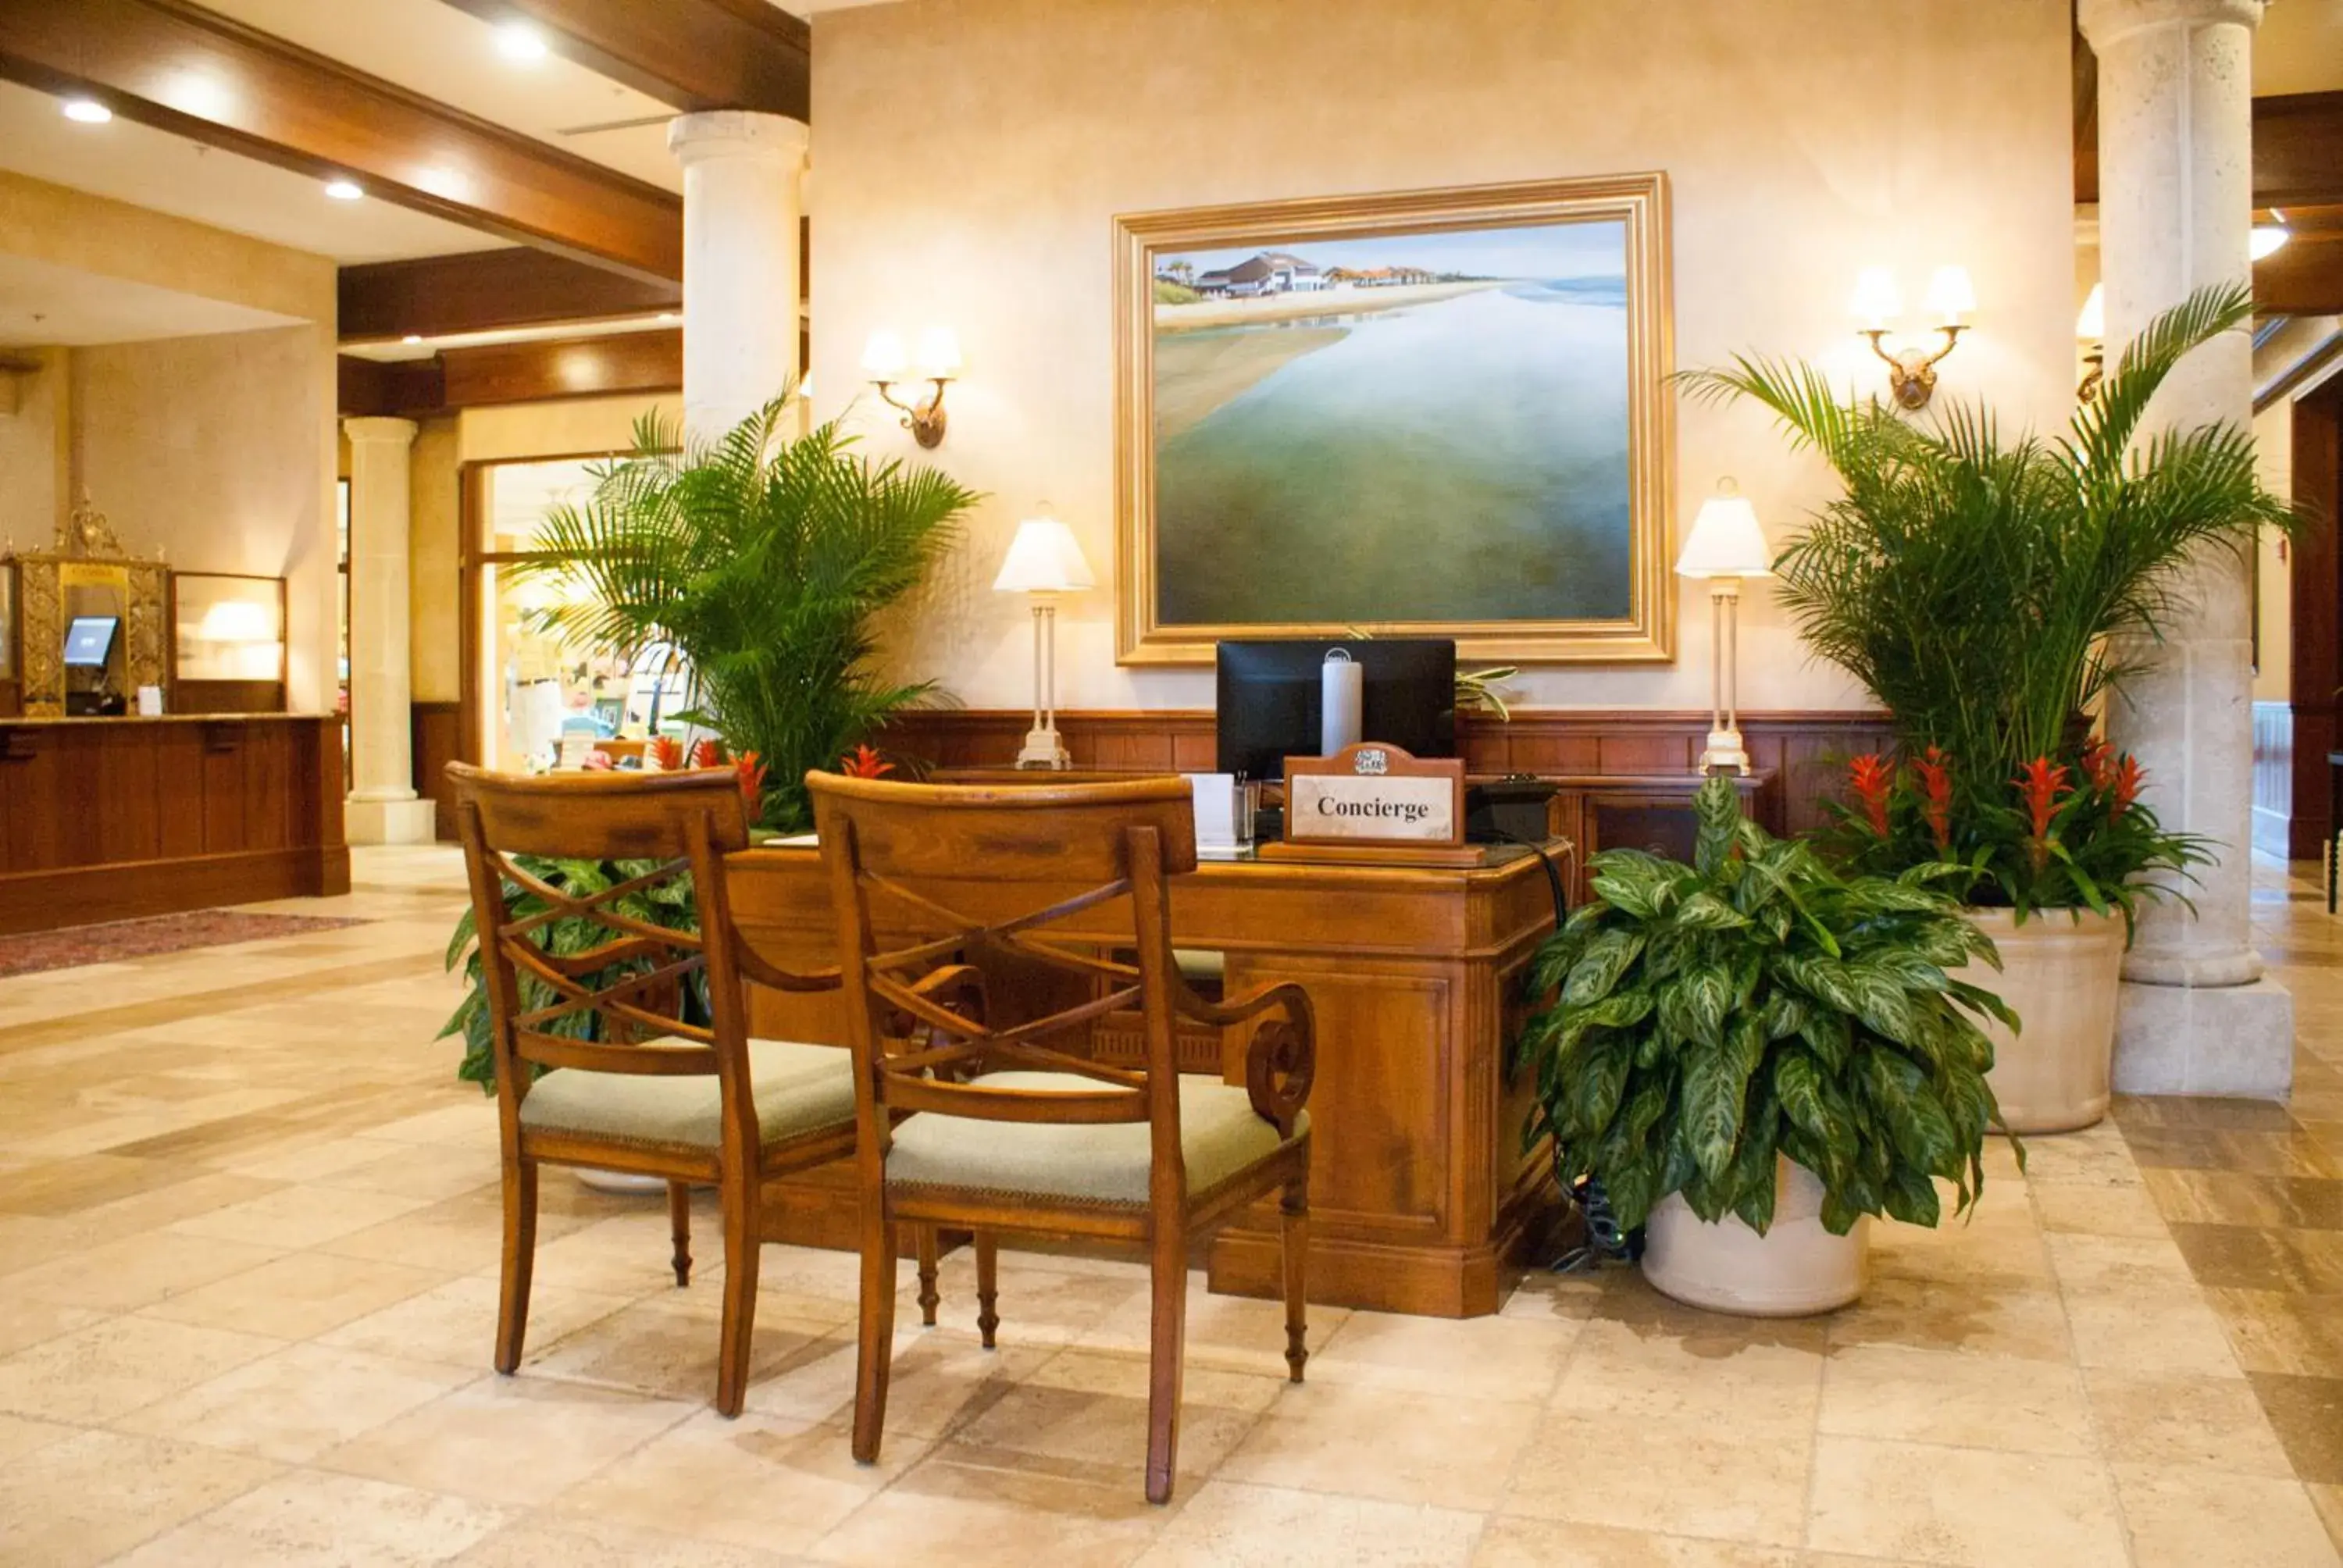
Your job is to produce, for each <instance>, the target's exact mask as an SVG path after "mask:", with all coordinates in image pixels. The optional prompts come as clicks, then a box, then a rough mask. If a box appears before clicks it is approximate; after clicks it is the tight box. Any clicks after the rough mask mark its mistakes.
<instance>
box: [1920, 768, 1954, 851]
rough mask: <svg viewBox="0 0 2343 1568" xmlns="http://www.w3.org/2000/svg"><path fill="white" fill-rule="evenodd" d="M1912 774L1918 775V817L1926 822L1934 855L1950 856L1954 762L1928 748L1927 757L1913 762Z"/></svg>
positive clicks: (1951, 847) (1951, 846) (1951, 848)
mask: <svg viewBox="0 0 2343 1568" xmlns="http://www.w3.org/2000/svg"><path fill="white" fill-rule="evenodd" d="M1912 771H1913V772H1915V773H1917V774H1918V775H1919V776H1920V814H1921V815H1922V816H1924V817H1926V819H1928V833H1929V836H1930V837H1931V838H1933V839H1936V853H1938V854H1939V855H1949V854H1951V853H1952V852H1953V759H1951V758H1949V757H1947V756H1946V755H1945V754H1944V752H1943V751H1941V750H1939V749H1937V748H1936V747H1934V746H1931V747H1929V748H1928V754H1927V755H1926V757H1922V758H1919V759H1916V760H1915V761H1914V762H1913V764H1912Z"/></svg>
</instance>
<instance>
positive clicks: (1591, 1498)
mask: <svg viewBox="0 0 2343 1568" xmlns="http://www.w3.org/2000/svg"><path fill="white" fill-rule="evenodd" d="M1810 1464H1811V1453H1810V1447H1809V1442H1808V1439H1807V1437H1806V1435H1805V1433H1803V1432H1801V1433H1799V1434H1797V1435H1796V1436H1795V1437H1789V1436H1785V1435H1782V1434H1779V1433H1761V1434H1760V1435H1758V1436H1756V1437H1755V1438H1752V1437H1750V1436H1748V1435H1746V1434H1744V1433H1742V1432H1738V1431H1736V1430H1735V1428H1734V1426H1732V1425H1731V1424H1730V1423H1724V1422H1717V1421H1715V1420H1714V1419H1712V1418H1709V1417H1705V1416H1641V1417H1637V1418H1635V1419H1634V1420H1632V1421H1626V1420H1622V1419H1621V1418H1619V1417H1618V1416H1615V1415H1596V1414H1586V1413H1581V1412H1570V1411H1559V1410H1557V1411H1554V1412H1551V1413H1549V1414H1548V1415H1547V1417H1546V1418H1545V1420H1544V1422H1541V1423H1540V1425H1539V1428H1538V1431H1537V1433H1536V1435H1535V1436H1534V1437H1533V1438H1532V1439H1531V1442H1530V1446H1529V1447H1528V1449H1527V1450H1525V1451H1524V1452H1523V1455H1522V1458H1521V1462H1520V1463H1519V1464H1518V1465H1516V1466H1515V1468H1514V1471H1513V1481H1512V1483H1511V1485H1510V1486H1509V1487H1508V1489H1507V1491H1506V1493H1505V1499H1504V1503H1503V1512H1504V1513H1513V1514H1521V1515H1524V1516H1527V1517H1530V1518H1536V1519H1557V1520H1570V1521H1574V1522H1576V1523H1585V1524H1603V1525H1611V1526H1614V1527H1616V1528H1621V1529H1628V1530H1635V1529H1642V1528H1644V1527H1645V1526H1648V1525H1649V1524H1651V1523H1653V1522H1654V1521H1655V1520H1663V1519H1664V1520H1665V1521H1667V1523H1668V1526H1669V1528H1670V1530H1671V1531H1673V1532H1674V1533H1677V1534H1682V1535H1697V1536H1703V1537H1706V1538H1709V1539H1713V1540H1720V1541H1738V1542H1744V1543H1750V1544H1754V1545H1764V1546H1795V1545H1797V1544H1798V1543H1799V1540H1800V1537H1801V1534H1802V1533H1803V1531H1804V1527H1805V1497H1806V1479H1807V1472H1808V1470H1809V1468H1810Z"/></svg>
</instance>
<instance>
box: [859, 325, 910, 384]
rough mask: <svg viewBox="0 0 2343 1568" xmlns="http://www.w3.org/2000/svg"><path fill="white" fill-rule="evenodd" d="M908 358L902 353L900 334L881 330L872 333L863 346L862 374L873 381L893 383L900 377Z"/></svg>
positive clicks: (908, 360)
mask: <svg viewBox="0 0 2343 1568" xmlns="http://www.w3.org/2000/svg"><path fill="white" fill-rule="evenodd" d="M909 363H910V355H909V354H907V353H905V352H904V349H903V337H902V334H901V333H899V332H888V331H885V330H883V329H882V330H880V331H878V332H874V333H872V334H871V335H870V342H869V343H868V344H866V345H864V346H863V349H862V369H863V373H864V374H865V375H867V376H869V377H870V378H871V379H872V380H874V381H893V380H896V379H898V378H900V377H901V376H902V374H903V367H904V366H905V365H907V364H909Z"/></svg>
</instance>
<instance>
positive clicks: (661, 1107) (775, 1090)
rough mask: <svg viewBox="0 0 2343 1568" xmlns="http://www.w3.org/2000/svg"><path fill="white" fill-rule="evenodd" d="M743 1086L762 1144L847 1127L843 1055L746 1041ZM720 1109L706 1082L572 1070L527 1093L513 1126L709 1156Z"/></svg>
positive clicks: (717, 1139) (848, 1070) (849, 1075)
mask: <svg viewBox="0 0 2343 1568" xmlns="http://www.w3.org/2000/svg"><path fill="white" fill-rule="evenodd" d="M678 1043H680V1042H678ZM749 1092H750V1094H751V1096H752V1097H753V1098H754V1099H755V1101H756V1102H757V1125H758V1129H759V1132H760V1133H761V1134H762V1135H763V1139H764V1141H765V1142H766V1143H768V1144H773V1143H779V1142H781V1141H784V1140H786V1139H790V1138H797V1137H800V1136H802V1135H804V1134H806V1133H809V1132H819V1131H823V1130H824V1129H826V1128H831V1127H836V1126H839V1125H840V1124H841V1123H844V1122H849V1121H853V1120H854V1053H853V1052H852V1051H850V1050H839V1049H838V1048H836V1047H834V1046H827V1045H799V1044H796V1043H795V1042H793V1041H789V1040H750V1041H749ZM721 1103H722V1101H721V1091H720V1090H719V1086H718V1083H717V1081H716V1079H715V1077H714V1076H713V1075H712V1074H711V1075H707V1076H699V1077H691V1078H651V1077H636V1076H634V1075H632V1074H629V1073H623V1072H589V1071H586V1070H581V1069H578V1068H574V1067H573V1068H564V1069H562V1070H560V1071H558V1072H548V1073H547V1074H546V1075H545V1076H544V1077H542V1078H540V1079H538V1081H536V1082H535V1083H534V1084H532V1085H530V1086H529V1091H528V1098H527V1099H525V1100H523V1101H521V1102H520V1121H521V1125H522V1126H523V1127H526V1128H528V1129H529V1130H530V1131H534V1132H574V1133H578V1134H579V1135H580V1136H583V1137H589V1138H601V1139H608V1140H613V1141H618V1142H623V1143H641V1144H649V1145H656V1146H658V1147H660V1148H675V1147H678V1146H681V1147H684V1148H689V1149H714V1148H716V1147H718V1146H719V1144H720V1143H721V1142H722V1141H723V1136H722V1132H721V1131H720V1128H721V1125H722V1122H721V1112H720V1107H721Z"/></svg>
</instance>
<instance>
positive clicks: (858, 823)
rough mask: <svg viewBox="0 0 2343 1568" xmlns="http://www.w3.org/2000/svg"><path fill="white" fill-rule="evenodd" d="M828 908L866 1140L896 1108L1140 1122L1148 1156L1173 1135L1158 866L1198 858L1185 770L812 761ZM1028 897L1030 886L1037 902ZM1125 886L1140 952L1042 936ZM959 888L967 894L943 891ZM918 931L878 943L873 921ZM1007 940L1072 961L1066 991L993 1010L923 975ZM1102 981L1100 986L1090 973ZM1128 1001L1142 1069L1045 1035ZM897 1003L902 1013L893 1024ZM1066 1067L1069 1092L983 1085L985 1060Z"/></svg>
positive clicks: (881, 1140) (1134, 944)
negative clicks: (1078, 775) (990, 774)
mask: <svg viewBox="0 0 2343 1568" xmlns="http://www.w3.org/2000/svg"><path fill="white" fill-rule="evenodd" d="M806 784H807V788H808V789H809V790H810V791H811V792H812V796H813V808H814V822H815V826H816V829H817V830H818V831H819V833H820V838H821V848H822V858H823V859H824V861H825V862H826V863H827V865H828V868H829V873H830V893H831V900H832V902H833V904H834V905H835V908H836V910H837V914H838V920H839V967H840V975H841V979H842V981H843V984H844V986H845V989H846V991H847V1000H846V1012H847V1020H848V1028H849V1031H850V1035H851V1038H852V1041H853V1044H854V1048H855V1050H856V1052H857V1057H858V1060H857V1067H858V1071H857V1074H856V1102H857V1106H858V1109H859V1110H860V1111H861V1112H862V1118H863V1120H862V1125H861V1129H860V1131H861V1136H862V1139H863V1145H864V1148H865V1150H866V1151H870V1150H872V1149H876V1150H878V1151H881V1152H883V1151H884V1149H885V1147H886V1137H887V1127H888V1123H889V1121H890V1112H895V1111H924V1112H940V1113H942V1114H945V1115H950V1116H972V1117H982V1118H986V1119H990V1120H993V1121H1038V1122H1060V1123H1063V1122H1105V1121H1151V1122H1152V1123H1153V1124H1154V1138H1153V1141H1154V1144H1155V1147H1156V1148H1157V1150H1158V1151H1159V1157H1161V1155H1162V1154H1163V1153H1164V1152H1166V1151H1167V1136H1168V1152H1169V1154H1170V1157H1171V1158H1172V1161H1174V1162H1175V1165H1176V1161H1177V1160H1178V1152H1179V1147H1180V1144H1179V1113H1180V1110H1179V1103H1180V1097H1179V1063H1178V1056H1177V1048H1176V1044H1175V1041H1174V1036H1173V1028H1172V1007H1173V1003H1172V996H1173V990H1174V988H1175V987H1177V986H1178V985H1179V983H1180V980H1179V974H1178V970H1177V969H1176V968H1175V967H1174V965H1173V963H1172V930H1171V904H1170V897H1169V879H1170V878H1172V877H1175V876H1179V875H1181V874H1182V873H1185V872H1188V871H1192V870H1194V869H1196V827H1195V815H1194V813H1195V806H1194V798H1193V795H1192V791H1191V789H1190V788H1189V785H1188V783H1187V781H1186V780H1185V779H1138V780H1134V781H1132V782H1130V783H1113V784H1084V785H1067V786H1051V785H1032V786H1010V787H1006V788H1001V789H990V788H982V787H970V786H961V785H925V784H897V783H890V782H886V781H884V780H878V779H846V778H840V777H839V776H837V775H834V774H829V773H811V774H809V775H808V776H807V778H806ZM1035 900H1042V901H1041V902H1040V903H1039V904H1038V905H1037V904H1036V903H1035ZM1117 900H1122V901H1126V902H1127V904H1128V907H1129V909H1130V911H1131V923H1130V927H1129V930H1130V940H1129V942H1128V943H1127V944H1126V943H1124V942H1123V941H1122V940H1121V930H1117V932H1116V935H1115V940H1114V942H1113V944H1112V945H1113V946H1115V947H1123V946H1126V945H1127V946H1128V947H1129V948H1130V949H1131V950H1133V951H1134V952H1135V954H1136V962H1135V963H1123V962H1121V961H1120V960H1116V959H1114V958H1111V957H1110V956H1108V955H1107V954H1106V953H1105V952H1102V951H1098V950H1095V949H1096V948H1097V947H1098V946H1099V945H1100V944H1099V940H1098V937H1097V935H1096V934H1095V933H1094V932H1093V933H1087V934H1086V935H1085V937H1084V939H1083V940H1082V943H1081V945H1080V946H1079V947H1070V946H1068V945H1066V944H1065V943H1064V942H1063V941H1062V940H1052V939H1051V937H1049V936H1048V935H1046V934H1045V933H1044V928H1046V927H1048V926H1050V925H1051V924H1052V923H1053V922H1055V921H1059V920H1064V919H1066V918H1067V917H1069V916H1072V915H1075V914H1079V913H1081V912H1082V911H1084V910H1092V909H1096V908H1099V907H1100V906H1101V905H1110V904H1112V903H1114V902H1115V901H1117ZM955 902H957V903H959V904H960V905H964V906H966V908H955V907H953V906H954V903H955ZM882 929H884V930H892V931H903V930H910V931H911V932H915V933H917V934H916V935H915V936H913V937H911V938H910V940H906V941H904V942H903V943H902V944H901V945H900V946H896V947H892V948H882V947H881V946H880V942H879V940H878V936H877V934H876V933H877V932H878V931H880V930H882ZM987 950H992V951H996V952H1004V953H1010V954H1014V955H1016V956H1017V957H1019V958H1021V959H1023V960H1031V961H1035V962H1038V963H1041V964H1042V965H1045V966H1047V967H1048V968H1051V969H1055V970H1061V971H1066V972H1070V973H1072V974H1076V975H1079V976H1081V977H1084V978H1086V979H1088V980H1091V981H1092V982H1093V985H1092V990H1093V991H1094V994H1093V995H1092V996H1091V998H1090V999H1089V1000H1085V1001H1082V1002H1081V1003H1078V1004H1077V1005H1075V1006H1072V1007H1069V1008H1065V1009H1062V1010H1059V1011H1056V1012H1053V1013H1050V1014H1048V1015H1047V1016H1045V1017H1041V1018H1038V1019H1031V1020H1025V1021H1023V1022H1020V1023H1016V1024H1011V1025H1007V1026H1005V1027H992V1026H991V1025H990V1023H989V1022H988V1020H984V1019H982V1018H980V1017H977V1016H974V1015H973V1014H972V1013H971V1011H970V1010H968V1009H966V1008H964V1007H954V1006H952V1005H951V1004H950V1002H948V1001H946V1000H942V996H941V993H940V992H938V991H936V990H930V989H928V988H926V987H923V986H922V985H921V983H920V981H921V980H922V979H923V978H926V977H928V976H930V975H932V974H933V973H934V971H935V968H936V966H937V965H938V964H939V963H940V962H943V961H945V960H950V958H951V957H952V956H953V955H955V954H965V955H967V956H968V957H969V958H970V959H971V960H974V959H977V958H980V956H981V955H982V954H983V953H984V952H986V951H987ZM1101 980H1103V981H1104V982H1105V983H1104V984H1103V985H1102V986H1101V985H1097V984H1096V983H1095V982H1097V981H1101ZM1134 1009H1135V1010H1138V1011H1140V1012H1141V1015H1142V1017H1143V1020H1144V1026H1145V1030H1146V1037H1147V1057H1146V1061H1147V1065H1146V1066H1145V1068H1143V1069H1131V1068H1127V1067H1114V1066H1108V1065H1106V1064H1103V1063H1101V1062H1097V1061H1093V1060H1089V1059H1088V1058H1087V1057H1084V1056H1081V1055H1078V1054H1075V1053H1073V1052H1071V1051H1067V1050H1060V1049H1056V1048H1054V1047H1052V1046H1051V1045H1050V1044H1047V1043H1045V1042H1046V1041H1048V1040H1050V1039H1051V1037H1053V1036H1061V1035H1064V1034H1066V1033H1069V1032H1071V1031H1072V1030H1078V1029H1081V1027H1083V1026H1084V1025H1086V1024H1089V1023H1090V1022H1091V1021H1092V1020H1096V1019H1099V1018H1101V1017H1103V1016H1105V1015H1106V1014H1108V1013H1110V1012H1116V1011H1126V1010H1134ZM896 1020H909V1022H910V1025H911V1028H910V1030H908V1031H904V1032H900V1033H899V1032H898V1031H897V1030H896V1029H895V1028H894V1027H893V1025H894V1023H895V1021H896ZM1002 1070H1042V1071H1050V1072H1061V1073H1068V1074H1072V1075H1076V1076H1078V1077H1080V1078H1082V1079H1086V1080H1089V1081H1090V1083H1089V1085H1088V1086H1087V1087H1084V1088H1081V1089H1078V1090H1067V1091H1035V1090H1024V1089H1017V1088H1000V1087H993V1088H988V1087H986V1086H985V1085H984V1084H983V1083H982V1082H981V1081H974V1082H971V1081H970V1080H980V1079H981V1077H982V1076H983V1075H984V1074H986V1073H989V1072H995V1071H1002Z"/></svg>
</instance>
